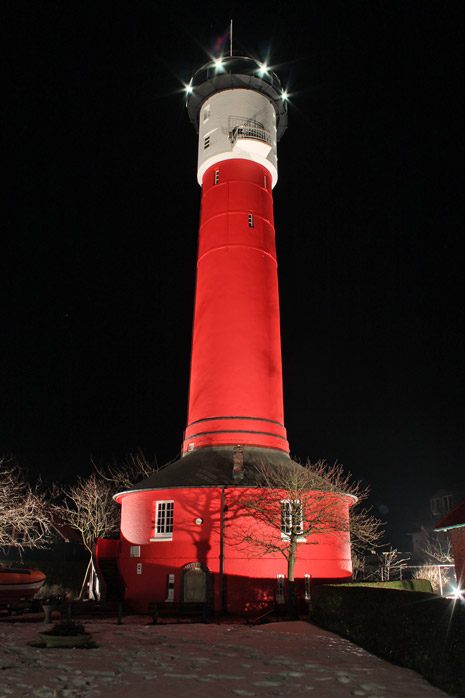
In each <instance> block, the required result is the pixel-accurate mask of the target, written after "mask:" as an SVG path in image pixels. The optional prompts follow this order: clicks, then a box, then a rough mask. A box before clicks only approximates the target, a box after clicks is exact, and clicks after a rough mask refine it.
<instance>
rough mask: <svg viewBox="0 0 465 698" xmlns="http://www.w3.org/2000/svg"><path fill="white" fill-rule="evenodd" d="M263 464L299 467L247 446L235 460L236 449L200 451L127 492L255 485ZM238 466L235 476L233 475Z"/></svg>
mask: <svg viewBox="0 0 465 698" xmlns="http://www.w3.org/2000/svg"><path fill="white" fill-rule="evenodd" d="M241 456H242V457H241ZM235 460H236V464H235ZM261 463H266V464H267V465H275V466H278V465H281V464H283V463H293V464H294V465H296V466H298V463H294V461H291V460H290V458H289V456H288V455H287V454H286V453H284V452H282V451H274V450H272V449H267V448H247V446H244V447H242V448H241V450H240V451H237V450H236V458H235V449H234V448H233V447H221V446H220V447H216V448H200V449H197V450H195V451H191V452H190V453H187V454H186V455H185V456H183V457H182V458H180V459H179V460H177V461H174V462H173V463H168V465H165V466H163V467H162V468H160V469H159V470H157V471H156V472H155V473H153V475H150V476H149V477H148V478H146V479H145V480H142V481H141V482H137V483H136V484H135V485H133V486H132V487H131V488H129V489H128V490H127V492H134V491H140V490H153V489H159V488H167V487H215V486H219V487H222V486H224V485H237V484H242V485H247V484H254V483H255V481H256V472H255V467H256V466H257V465H259V464H261ZM235 465H236V473H234V470H235ZM299 467H301V466H299Z"/></svg>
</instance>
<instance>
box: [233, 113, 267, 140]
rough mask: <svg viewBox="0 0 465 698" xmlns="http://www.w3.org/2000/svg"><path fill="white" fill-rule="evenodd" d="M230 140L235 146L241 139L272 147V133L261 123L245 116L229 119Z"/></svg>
mask: <svg viewBox="0 0 465 698" xmlns="http://www.w3.org/2000/svg"><path fill="white" fill-rule="evenodd" d="M229 127H230V130H229V138H230V141H231V143H232V144H233V145H234V144H235V143H236V141H237V140H239V139H242V138H244V139H251V140H254V141H261V142H262V143H266V144H267V145H271V133H270V131H268V130H267V129H266V128H265V127H264V125H263V124H262V123H260V121H256V120H255V119H250V118H249V119H248V118H245V117H243V116H231V117H229Z"/></svg>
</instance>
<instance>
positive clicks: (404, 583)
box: [338, 579, 433, 594]
mask: <svg viewBox="0 0 465 698" xmlns="http://www.w3.org/2000/svg"><path fill="white" fill-rule="evenodd" d="M338 586H344V587H375V588H377V589H405V591H423V592H425V593H426V594H432V593H433V587H432V586H431V582H430V581H429V580H428V579H401V580H396V581H392V582H347V583H346V584H341V585H338Z"/></svg>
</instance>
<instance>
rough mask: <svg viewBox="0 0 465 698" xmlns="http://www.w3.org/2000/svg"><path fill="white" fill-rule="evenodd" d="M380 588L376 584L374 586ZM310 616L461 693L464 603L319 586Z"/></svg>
mask: <svg viewBox="0 0 465 698" xmlns="http://www.w3.org/2000/svg"><path fill="white" fill-rule="evenodd" d="M377 586H379V585H377ZM312 606H313V620H314V621H315V623H317V624H318V625H320V626H322V627H323V628H326V629H327V630H330V631H332V632H335V633H338V634H339V635H342V636H343V637H346V638H348V639H349V640H352V641H353V642H355V643H357V644H358V645H360V646H361V647H364V648H365V649H366V650H368V651H369V652H373V653H374V654H377V655H378V656H380V657H382V658H384V659H387V660H388V661H390V662H393V663H394V664H399V665H400V666H405V667H409V668H410V669H413V670H414V671H417V672H418V673H420V674H422V675H423V676H424V677H425V678H426V679H427V680H428V681H430V682H431V683H433V684H435V685H436V686H439V687H440V688H442V689H443V690H444V691H447V692H449V693H453V694H455V695H459V696H465V661H464V658H465V605H464V604H463V603H456V602H454V601H453V600H451V599H444V598H441V597H439V596H435V595H434V594H428V593H424V592H420V591H415V592H413V591H406V590H402V589H393V588H373V587H372V586H362V585H360V586H358V585H357V586H356V585H355V584H348V585H342V584H341V585H322V586H320V587H316V588H315V589H314V592H313V595H312Z"/></svg>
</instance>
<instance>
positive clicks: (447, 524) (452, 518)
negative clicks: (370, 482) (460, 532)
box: [434, 499, 465, 531]
mask: <svg viewBox="0 0 465 698" xmlns="http://www.w3.org/2000/svg"><path fill="white" fill-rule="evenodd" d="M451 528H465V499H464V500H463V502H461V503H460V504H459V505H458V507H455V509H452V511H450V512H449V513H448V514H446V516H445V517H444V518H443V519H441V521H439V522H438V523H437V524H436V526H435V527H434V529H435V530H436V531H448V530H449V529H451Z"/></svg>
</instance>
